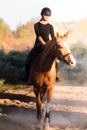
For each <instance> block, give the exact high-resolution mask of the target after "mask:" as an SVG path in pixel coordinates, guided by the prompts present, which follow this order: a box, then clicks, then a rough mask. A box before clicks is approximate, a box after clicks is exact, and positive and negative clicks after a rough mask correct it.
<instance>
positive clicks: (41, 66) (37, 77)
mask: <svg viewBox="0 0 87 130" xmlns="http://www.w3.org/2000/svg"><path fill="white" fill-rule="evenodd" d="M67 36H68V33H66V34H64V35H63V36H61V35H59V34H58V33H57V34H56V37H55V38H53V39H52V40H50V41H48V43H47V44H45V45H44V49H43V50H42V52H41V53H40V54H38V56H37V57H36V58H35V60H34V61H33V64H32V66H31V70H30V80H31V82H32V84H33V86H34V93H35V96H36V103H37V105H36V106H37V119H39V120H40V119H41V106H42V100H43V98H44V95H45V93H47V97H46V101H47V103H46V117H49V108H50V102H51V98H52V94H53V86H54V83H55V79H56V67H55V58H58V60H60V61H61V60H62V61H64V62H65V63H66V64H68V65H69V66H70V67H71V68H72V67H74V66H75V65H76V60H75V58H74V57H73V55H72V53H71V51H70V49H69V46H68V44H67V43H66V41H65V39H66V38H67Z"/></svg>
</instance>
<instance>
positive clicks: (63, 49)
mask: <svg viewBox="0 0 87 130" xmlns="http://www.w3.org/2000/svg"><path fill="white" fill-rule="evenodd" d="M67 37H68V32H67V33H66V34H64V35H63V36H61V35H59V33H56V43H57V49H58V51H57V54H58V55H57V56H58V58H59V60H62V61H64V62H66V63H67V64H69V65H70V67H75V65H76V60H75V58H74V56H73V55H72V53H71V51H70V48H69V46H68V44H67V42H66V41H65V39H66V38H67Z"/></svg>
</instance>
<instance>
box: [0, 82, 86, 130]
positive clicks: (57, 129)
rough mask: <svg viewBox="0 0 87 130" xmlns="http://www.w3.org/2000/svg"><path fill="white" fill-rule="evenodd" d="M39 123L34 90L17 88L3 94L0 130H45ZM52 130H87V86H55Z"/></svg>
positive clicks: (1, 97) (0, 98)
mask: <svg viewBox="0 0 87 130" xmlns="http://www.w3.org/2000/svg"><path fill="white" fill-rule="evenodd" d="M43 122H44V121H43V119H42V121H41V124H39V125H38V123H37V121H36V105H35V97H34V94H33V91H32V86H31V87H23V86H21V87H20V88H18V87H16V88H14V89H8V90H6V91H5V92H3V93H0V130H43V125H44V124H43ZM49 130H87V86H84V87H83V86H61V85H57V84H55V87H54V94H53V98H52V105H51V122H50V128H49Z"/></svg>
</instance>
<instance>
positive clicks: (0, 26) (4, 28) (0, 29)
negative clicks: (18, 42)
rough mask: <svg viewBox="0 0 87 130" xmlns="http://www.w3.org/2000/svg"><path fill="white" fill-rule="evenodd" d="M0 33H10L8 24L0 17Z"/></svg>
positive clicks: (5, 34) (6, 34)
mask: <svg viewBox="0 0 87 130" xmlns="http://www.w3.org/2000/svg"><path fill="white" fill-rule="evenodd" d="M0 33H1V34H3V36H8V35H11V34H12V32H11V30H10V28H9V26H8V25H6V24H5V23H4V21H3V19H0Z"/></svg>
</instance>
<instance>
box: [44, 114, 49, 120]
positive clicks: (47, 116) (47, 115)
mask: <svg viewBox="0 0 87 130" xmlns="http://www.w3.org/2000/svg"><path fill="white" fill-rule="evenodd" d="M44 122H50V112H49V113H47V112H46V115H45V118H44Z"/></svg>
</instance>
